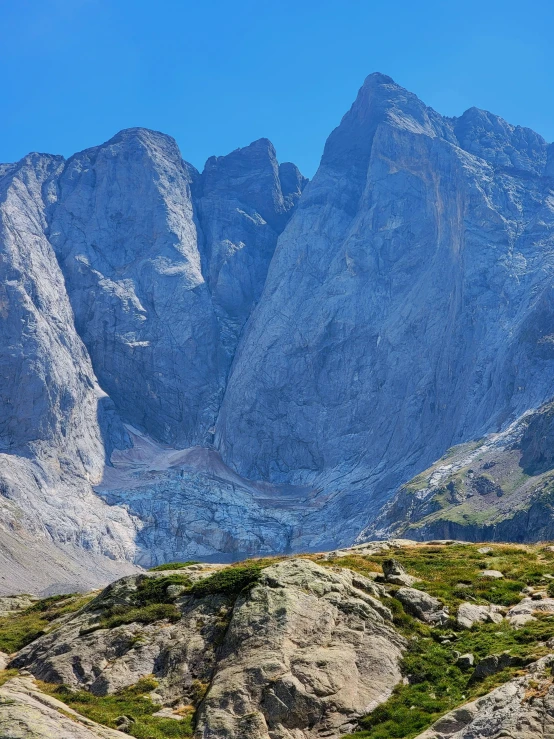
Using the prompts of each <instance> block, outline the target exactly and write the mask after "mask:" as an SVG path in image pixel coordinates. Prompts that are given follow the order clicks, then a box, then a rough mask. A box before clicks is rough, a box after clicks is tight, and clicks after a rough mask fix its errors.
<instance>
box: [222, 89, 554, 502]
mask: <svg viewBox="0 0 554 739" xmlns="http://www.w3.org/2000/svg"><path fill="white" fill-rule="evenodd" d="M547 156H548V146H547V144H546V143H545V142H544V141H543V140H542V139H541V138H540V136H538V135H536V134H534V133H533V132H531V131H528V130H526V129H521V128H514V127H513V126H510V125H509V124H507V123H505V122H504V121H501V120H500V119H498V118H496V117H495V116H492V115H490V114H486V113H482V112H480V111H475V110H473V111H468V113H466V114H465V115H464V116H462V118H460V119H447V118H442V117H441V116H439V115H438V114H437V113H435V112H434V111H432V110H431V109H429V108H427V107H426V106H425V105H424V104H423V103H422V102H421V101H419V100H418V99H417V98H416V97H415V96H414V95H412V94H410V93H408V92H407V91H406V90H403V89H402V88H400V87H398V86H397V85H396V84H394V83H393V81H392V80H391V79H390V78H387V77H385V76H383V75H371V76H370V77H369V78H368V79H367V80H366V83H365V85H364V86H363V88H362V89H361V90H360V93H359V95H358V98H357V100H356V102H355V103H354V105H353V107H352V109H351V110H350V111H349V112H348V113H347V114H346V116H345V117H344V118H343V120H342V122H341V124H340V126H339V127H338V128H337V129H336V130H335V131H334V132H333V133H332V134H331V136H330V138H329V140H328V142H327V145H326V147H325V152H324V154H323V158H322V161H321V166H320V168H319V170H318V172H317V174H316V175H315V177H314V179H313V181H312V182H311V183H310V184H309V185H308V187H307V189H306V191H305V192H304V194H303V196H302V198H301V200H300V202H299V206H298V208H297V210H296V212H295V213H294V215H293V217H292V218H291V220H290V222H289V224H288V226H287V228H286V229H285V231H284V233H283V234H282V236H281V237H280V239H279V245H278V248H277V250H276V253H275V256H274V258H273V260H272V263H271V266H270V269H269V273H268V278H267V282H266V286H265V288H264V293H263V295H262V298H261V300H260V303H259V305H258V306H257V308H256V310H255V312H254V314H253V316H252V319H251V320H250V322H249V324H248V326H247V329H246V333H245V336H244V340H243V341H242V343H241V346H240V348H239V351H238V355H237V358H236V360H235V363H234V365H233V371H232V373H231V377H230V379H229V384H228V387H227V391H226V394H225V398H224V401H223V406H222V410H221V413H220V415H219V419H218V426H217V428H218V431H217V440H218V444H219V446H220V448H221V450H222V452H223V456H224V458H225V459H226V460H227V461H230V462H231V463H232V465H234V466H235V468H236V469H237V470H239V471H240V472H241V473H242V474H244V475H246V476H252V477H256V478H260V477H261V478H269V479H271V480H273V481H288V482H292V481H294V482H314V483H316V482H317V483H319V484H322V485H326V486H328V487H331V486H337V484H338V483H337V480H338V478H339V477H340V479H341V482H340V484H341V485H342V487H343V489H348V490H352V491H353V492H356V491H357V492H358V499H363V505H364V506H366V507H367V509H369V510H371V509H372V508H374V507H375V506H376V505H377V503H378V502H379V500H380V499H381V498H382V496H385V495H387V494H389V493H390V491H391V489H392V488H393V487H394V486H395V484H397V482H398V480H399V479H400V478H402V477H404V479H406V476H409V470H413V471H416V468H419V470H421V469H422V468H424V467H425V466H426V465H427V464H428V463H430V462H431V461H433V460H434V459H437V458H438V457H439V456H441V454H442V453H443V452H444V451H445V450H446V448H447V447H449V446H451V445H452V444H453V443H457V442H459V441H461V440H464V439H471V438H476V437H478V436H480V435H482V434H483V432H487V431H491V430H496V429H497V428H499V427H501V426H503V425H504V424H505V423H506V421H507V420H508V419H510V418H513V417H514V416H515V415H516V414H519V413H521V412H523V411H524V410H527V409H528V408H529V407H536V406H537V405H538V404H540V403H541V402H543V401H544V400H545V399H546V398H547V397H549V395H550V394H551V381H550V378H551V377H552V373H553V371H554V364H553V360H554V354H552V352H551V349H550V346H551V344H550V342H549V339H548V337H549V336H550V335H551V327H552V313H551V307H550V306H551V303H552V301H551V297H550V296H551V290H552V271H553V260H552V252H553V248H552V247H553V243H554V232H553V226H554V218H553V216H554V209H553V206H552V199H551V187H552V181H551V180H550V179H549V177H548V176H547V175H548V172H549V171H550V170H548V166H547ZM331 471H332V472H331ZM352 508H353V506H352V505H351V504H350V503H349V502H348V501H347V500H346V498H345V515H351V511H352Z"/></svg>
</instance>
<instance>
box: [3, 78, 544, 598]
mask: <svg viewBox="0 0 554 739" xmlns="http://www.w3.org/2000/svg"><path fill="white" fill-rule="evenodd" d="M553 245H554V148H553V146H552V145H549V144H547V143H546V142H545V141H544V140H543V139H542V138H541V137H540V136H539V135H538V134H536V133H534V132H533V131H530V130H529V129H525V128H521V127H517V126H512V125H510V124H508V123H506V122H505V121H503V120H502V119H500V118H498V117H497V116H494V115H492V114H491V113H487V112H485V111H481V110H477V109H475V108H472V109H470V110H468V111H466V112H465V113H464V114H463V115H462V116H460V117H459V118H445V117H443V116H441V115H439V114H438V113H436V112H435V111H433V110H432V109H430V108H428V107H427V106H425V105H424V103H422V102H421V101H420V100H419V99H418V98H417V97H416V96H415V95H413V94H412V93H410V92H408V91H406V90H404V89H403V88H402V87H400V86H399V85H397V84H396V83H394V82H393V80H391V79H390V78H389V77H386V76H385V75H382V74H373V75H370V76H369V77H368V78H367V79H366V81H365V83H364V85H363V87H362V88H361V90H360V92H359V94H358V97H357V99H356V101H355V102H354V104H353V106H352V108H351V109H350V111H349V112H348V113H347V114H346V115H345V116H344V118H343V119H342V121H341V123H340V125H339V126H338V127H337V128H336V129H335V131H333V132H332V133H331V135H330V137H329V140H328V141H327V144H326V146H325V150H324V152H323V156H322V159H321V165H320V167H319V169H318V171H317V173H316V175H315V176H314V178H313V180H312V181H311V182H310V183H307V181H306V179H305V178H304V177H303V176H302V175H301V174H300V173H299V171H298V169H297V168H296V167H295V166H294V165H293V164H290V163H279V162H278V161H277V158H276V154H275V151H274V149H273V146H272V145H271V143H270V142H269V141H267V140H266V139H260V140H259V141H256V142H254V143H253V144H251V145H250V146H247V147H244V148H242V149H237V150H236V151H234V152H232V153H231V154H229V155H227V156H222V157H212V158H210V159H209V160H208V162H207V163H206V166H205V168H204V170H203V172H201V173H200V172H198V171H197V170H196V169H195V168H194V167H192V166H191V165H190V164H187V163H186V162H185V161H183V159H182V158H181V154H180V152H179V149H178V148H177V145H176V143H175V142H174V141H173V139H171V138H170V137H168V136H165V135H163V134H161V133H157V132H153V131H148V130H145V129H141V128H134V129H129V130H125V131H122V132H120V133H119V134H117V135H116V136H114V138H112V139H111V140H110V141H108V142H106V143H105V144H102V145H100V146H97V147H94V148H92V149H88V150H86V151H84V152H80V153H78V154H75V155H74V156H72V157H71V158H70V159H68V160H64V159H63V158H62V157H59V156H51V155H46V154H30V155H29V156H27V157H25V158H24V159H23V160H22V161H21V162H19V163H17V164H9V165H1V166H0V278H1V279H0V375H1V380H2V381H1V383H0V493H1V495H0V508H1V511H2V516H1V519H2V523H1V525H0V544H1V545H2V546H1V547H0V549H1V552H2V553H1V556H2V557H4V558H5V561H6V565H7V566H6V571H7V573H8V574H6V575H5V577H7V578H8V579H7V580H6V582H4V584H2V581H0V589H1V590H2V592H13V589H14V588H19V589H20V590H23V589H26V590H29V589H31V590H34V591H43V590H47V589H48V588H54V589H56V590H58V591H59V590H64V589H65V590H72V589H74V588H75V585H76V583H80V584H81V585H82V587H93V586H94V585H98V584H100V583H103V582H106V581H107V580H109V579H110V577H111V576H113V575H114V574H115V573H116V572H119V573H121V574H124V573H125V572H132V571H133V570H134V565H135V564H137V563H138V564H143V565H149V564H152V563H156V562H161V561H167V560H170V559H176V558H177V559H187V558H189V557H194V558H197V557H200V558H202V559H205V560H212V561H222V560H227V561H230V560H233V559H237V558H240V557H244V556H247V555H256V554H272V553H278V552H289V551H314V550H317V549H324V548H331V547H335V546H337V545H343V544H346V543H351V542H353V541H355V540H356V538H357V537H359V536H360V532H363V531H367V532H368V534H367V535H370V534H369V532H371V531H376V530H377V528H376V524H375V519H376V516H377V515H378V514H379V512H380V511H381V510H382V508H383V506H384V505H385V504H387V503H388V502H389V501H390V500H391V498H392V497H393V496H394V494H395V492H396V491H397V490H398V489H399V487H400V486H402V485H403V484H405V483H406V482H407V481H408V480H410V478H412V477H413V476H414V475H419V474H420V473H421V471H422V470H424V469H426V468H428V467H429V465H431V464H433V463H434V461H435V460H437V459H439V458H440V457H441V456H442V455H443V454H444V453H445V452H446V451H447V449H449V448H450V447H453V446H456V445H459V444H467V443H470V442H471V443H472V442H473V441H474V440H475V439H479V438H481V437H484V436H486V435H489V434H496V433H506V429H508V428H509V427H510V424H513V423H514V422H516V420H517V419H518V418H521V417H523V416H524V414H525V413H527V412H528V411H531V410H536V409H537V408H539V407H540V406H541V405H542V404H544V403H546V402H547V401H549V400H550V398H551V397H552V393H553V391H552V387H553V380H554V349H553V347H554V343H553V340H552V339H553V336H554V313H553V308H552V306H553V305H554V302H553V299H552V297H553V289H554V288H553V285H554V259H553V253H554V250H553ZM539 437H540V438H541V439H542V436H540V434H539V435H538V436H537V438H536V440H535V442H534V446H533V444H531V446H530V447H529V449H528V451H527V452H524V451H523V450H522V455H523V456H522V465H523V467H522V469H523V470H524V473H523V474H530V473H529V472H525V470H529V469H530V468H529V467H528V465H527V462H526V461H525V459H524V457H525V454H527V455H531V456H533V455H535V456H536V455H537V454H538V453H539V452H538V450H539V447H541V448H542V446H545V445H546V447H548V443H549V442H548V441H546V442H543V441H540V440H539ZM541 445H542V446H541ZM541 454H543V456H544V458H545V461H544V462H543V463H541V464H542V465H543V467H544V465H547V464H549V462H548V459H549V458H550V452H549V451H548V449H546V450H543V452H541ZM525 458H526V457H525ZM540 469H542V468H540ZM485 472H486V471H484V470H482V469H481V468H479V469H478V470H477V471H475V470H474V474H475V476H476V477H482V478H484V479H485V480H487V479H488V478H487V476H486V474H485ZM487 474H488V473H487ZM536 474H541V475H542V474H545V473H543V472H539V468H538V467H537V468H533V474H532V475H531V477H533V476H534V477H536ZM489 477H491V475H489ZM491 479H492V482H491V483H490V484H491V485H492V486H494V485H500V486H502V484H504V487H506V484H505V483H503V482H500V481H499V480H495V479H494V475H493V476H492V478H491ZM533 479H534V478H533ZM541 479H542V478H541ZM468 484H469V483H468ZM468 484H466V482H464V483H463V485H464V490H466V488H468ZM476 484H477V483H472V486H473V487H475V485H476ZM487 485H488V483H485V482H483V486H485V487H483V491H482V492H479V491H477V493H476V495H477V497H475V496H474V498H473V499H471V501H472V502H469V503H463V505H465V506H466V507H469V509H471V511H469V510H468V511H467V515H468V516H469V519H471V520H473V521H474V519H472V518H471V517H472V516H474V513H473V512H472V511H473V509H474V508H475V510H476V511H477V509H478V512H477V513H475V515H476V516H477V519H478V520H479V521H480V522H481V523H482V524H483V527H484V529H483V530H485V528H486V529H487V532H489V531H490V528H487V526H489V524H491V523H492V522H493V519H494V517H495V516H496V513H494V512H493V511H497V510H499V513H498V515H499V516H500V517H501V518H503V519H506V520H509V521H510V522H511V523H510V524H505V525H504V526H503V528H502V527H501V528H498V527H497V529H496V532H497V534H496V535H500V533H499V532H500V531H501V530H502V531H503V532H504V533H503V534H502V535H503V536H506V537H509V538H511V539H518V540H519V539H521V538H533V536H534V535H533V534H531V533H530V532H531V529H532V528H533V527H532V526H531V524H529V522H527V523H526V522H525V520H524V519H525V516H524V515H523V513H521V511H523V509H524V507H525V505H527V503H524V502H523V499H521V500H518V499H517V495H516V494H514V495H512V496H511V497H510V496H508V495H505V496H504V497H502V496H500V497H497V498H495V497H494V496H495V493H494V492H492V488H490V490H489V488H487V487H486V486H487ZM510 485H512V487H513V488H514V490H516V489H517V490H520V483H519V482H518V481H517V480H513V481H512V482H511V483H510V484H509V485H508V487H510ZM454 487H455V485H454ZM470 487H471V486H470ZM489 487H490V485H489ZM531 487H532V483H529V485H528V487H526V488H525V490H524V491H523V493H522V494H523V496H524V498H525V501H528V500H529V495H530V488H531ZM485 488H486V489H485ZM468 489H469V488H468ZM487 491H488V492H487ZM466 492H467V491H466ZM460 494H461V493H460ZM533 494H534V493H533ZM456 495H458V493H456ZM487 496H488V497H487ZM466 497H467V496H466ZM447 498H448V494H447V495H446V497H445V496H444V495H442V497H441V501H440V502H439V503H438V504H437V505H439V507H440V508H441V510H443V509H444V508H445V506H449V505H451V503H453V502H456V501H457V498H456V501H454V498H452V500H450V499H448V500H447ZM493 498H494V500H493ZM417 500H419V499H417ZM449 500H450V502H449ZM464 500H465V499H464ZM477 501H480V503H479V505H477V503H476V502H477ZM499 501H500V503H499ZM427 502H429V504H430V505H431V503H430V501H427ZM433 505H435V504H433ZM456 505H457V503H456ZM540 505H542V504H540ZM499 506H500V508H499ZM431 507H432V505H431ZM484 507H486V508H487V510H488V512H487V513H485V512H484ZM408 508H409V509H410V511H411V512H410V513H409V516H411V517H412V518H410V521H412V519H414V520H415V518H418V517H419V518H422V517H423V518H424V517H425V516H426V515H427V514H428V513H437V511H436V510H435V511H432V510H431V508H429V510H427V509H425V510H426V511H427V512H425V515H423V514H424V508H422V507H421V506H419V503H418V505H417V506H416V507H415V508H417V510H415V509H413V510H412V506H411V503H408V502H405V503H402V502H401V501H400V499H399V498H395V503H394V505H393V507H392V508H390V507H389V508H387V512H388V513H387V514H386V515H388V516H389V518H388V519H386V520H384V519H383V520H384V523H383V524H382V527H385V528H387V527H389V526H393V525H394V523H395V521H394V520H393V519H391V518H390V515H391V514H390V511H397V515H398V516H399V517H400V516H405V515H406V510H407V509H408ZM537 510H538V509H537ZM516 511H520V513H519V514H517V515H512V513H514V512H516ZM420 513H421V516H420ZM458 514H460V510H457V512H456V513H455V514H453V515H454V516H455V517H456V516H458ZM394 515H396V514H394ZM440 515H442V514H440ZM440 515H439V516H438V518H440ZM463 515H464V514H463V513H462V518H463ZM414 517H415V518H414ZM540 517H541V519H542V518H544V519H545V523H544V526H543V529H544V531H545V532H546V531H548V526H549V525H550V524H549V520H550V509H549V508H548V506H546V507H545V506H542V507H541V508H540ZM419 518H418V520H419ZM443 518H444V517H443ZM380 520H381V519H380ZM463 520H464V521H466V522H467V520H468V519H463ZM412 522H413V521H412ZM462 523H463V522H462ZM455 524H456V521H451V523H450V524H448V525H447V524H444V526H443V524H439V523H437V524H433V525H431V522H429V526H431V528H429V529H424V530H425V531H431V530H433V531H435V530H438V529H436V527H438V528H440V527H441V526H443V529H441V530H446V529H447V530H448V531H449V532H450V533H449V535H451V534H452V533H455V531H458V529H456V525H455ZM425 526H427V523H425ZM368 527H369V528H368ZM433 527H435V528H433ZM444 527H446V529H445V528H444ZM466 528H467V527H466ZM466 528H464V526H462V528H461V529H460V530H459V533H460V535H464V532H465V531H466ZM371 535H373V534H371ZM421 536H426V534H424V533H422V534H421ZM474 536H475V537H477V538H483V536H485V533H484V534H480V533H475V534H474ZM486 536H489V533H486ZM18 541H23V542H25V544H24V545H23V547H21V546H20V545H19V544H18ZM29 549H31V551H32V552H33V557H34V559H35V561H41V563H42V566H41V570H40V573H37V572H33V567H32V566H30V565H29V561H28V559H26V556H27V554H26V552H28V551H29ZM54 560H56V564H55V565H54V564H52V563H53V562H54ZM8 565H9V566H8ZM10 573H11V574H10Z"/></svg>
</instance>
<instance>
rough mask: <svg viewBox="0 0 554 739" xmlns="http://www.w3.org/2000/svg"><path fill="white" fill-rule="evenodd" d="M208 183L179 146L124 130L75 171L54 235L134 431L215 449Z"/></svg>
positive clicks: (109, 384) (91, 344) (68, 176)
mask: <svg viewBox="0 0 554 739" xmlns="http://www.w3.org/2000/svg"><path fill="white" fill-rule="evenodd" d="M197 177H198V173H197V172H196V171H195V170H194V169H193V168H192V167H190V165H187V164H186V163H185V162H183V161H182V159H181V155H180V153H179V150H178V149H177V146H176V144H175V142H174V141H173V139H171V138H169V137H168V136H164V135H162V134H157V133H154V132H150V131H145V130H143V129H131V130H128V131H122V132H121V133H120V134H118V135H117V136H115V137H114V138H113V139H111V140H110V141H108V142H107V143H106V144H104V145H102V146H99V147H96V148H95V149H89V150H87V151H84V152H82V153H81V154H77V155H75V156H74V157H72V158H71V159H70V160H69V161H68V162H67V164H66V166H65V168H64V171H63V173H62V174H61V176H60V178H59V182H58V197H57V203H56V204H55V206H54V207H53V211H52V218H51V226H50V240H51V242H52V244H53V246H54V249H55V250H56V254H57V255H58V258H59V261H60V265H61V268H62V270H63V273H64V275H65V279H66V285H67V290H68V294H69V297H70V299H71V303H72V306H73V310H74V312H75V324H76V327H77V329H78V331H79V333H80V335H81V336H82V338H83V341H84V343H85V345H86V346H87V348H88V350H89V353H90V356H91V360H92V363H93V366H94V367H95V369H96V372H97V375H98V379H99V381H100V383H101V385H102V387H103V388H104V389H105V391H106V392H107V393H108V394H109V395H110V397H111V398H112V400H113V401H114V403H115V405H116V407H117V409H118V411H119V413H120V414H121V415H122V416H123V417H125V418H126V419H127V420H128V421H129V422H130V423H132V424H133V425H135V426H139V427H142V428H144V429H146V430H147V431H148V432H149V433H150V434H152V435H153V436H154V437H156V438H158V439H160V440H161V441H165V442H168V443H175V444H177V445H182V444H187V443H190V442H192V443H194V442H195V441H197V440H198V439H204V437H205V434H206V429H207V428H208V427H209V426H210V424H212V423H213V418H214V414H215V412H216V410H217V407H218V403H219V394H220V391H221V385H222V379H223V378H222V376H221V367H220V356H219V355H220V347H219V342H218V325H217V320H216V317H215V315H214V312H213V309H212V305H211V298H210V293H209V291H208V288H207V286H206V283H205V280H204V277H203V274H202V265H201V254H200V250H199V235H198V227H197V223H196V220H195V217H194V213H193V205H192V199H191V184H192V182H193V180H194V179H195V178H197Z"/></svg>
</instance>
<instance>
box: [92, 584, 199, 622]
mask: <svg viewBox="0 0 554 739" xmlns="http://www.w3.org/2000/svg"><path fill="white" fill-rule="evenodd" d="M191 584H192V583H191V580H190V578H189V577H187V576H186V575H177V574H176V575H167V576H165V577H145V578H144V579H143V580H141V581H140V582H139V584H138V587H137V589H136V591H135V592H134V593H133V594H132V596H131V598H130V602H129V603H128V604H125V605H123V604H115V605H113V606H111V607H110V608H107V609H106V610H105V611H104V613H103V615H102V618H101V619H100V621H99V622H98V624H97V625H96V626H95V627H94V629H96V628H100V629H114V628H115V627H116V626H122V625H124V624H131V623H143V624H150V623H154V622H155V621H162V620H168V621H172V622H176V621H178V620H179V619H180V618H181V611H180V610H179V609H178V608H177V607H176V606H175V605H174V601H175V600H176V598H178V597H179V595H181V594H182V593H185V592H187V591H189V590H190V587H191ZM94 629H93V630H94Z"/></svg>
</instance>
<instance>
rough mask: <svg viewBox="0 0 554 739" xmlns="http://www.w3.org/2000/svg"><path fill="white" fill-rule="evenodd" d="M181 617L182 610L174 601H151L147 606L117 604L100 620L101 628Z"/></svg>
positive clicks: (172, 619)
mask: <svg viewBox="0 0 554 739" xmlns="http://www.w3.org/2000/svg"><path fill="white" fill-rule="evenodd" d="M180 618H181V611H180V610H179V609H178V608H176V607H175V606H174V605H173V604H172V603H151V604H150V605H147V606H142V607H137V608H128V607H125V606H115V607H114V608H112V609H111V611H110V613H109V615H107V616H105V617H104V618H102V619H101V620H100V623H99V628H101V629H114V628H115V627H116V626H123V625H124V624H132V623H141V624H151V623H154V621H164V620H168V621H172V622H173V623H175V622H176V621H179V619H180Z"/></svg>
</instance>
